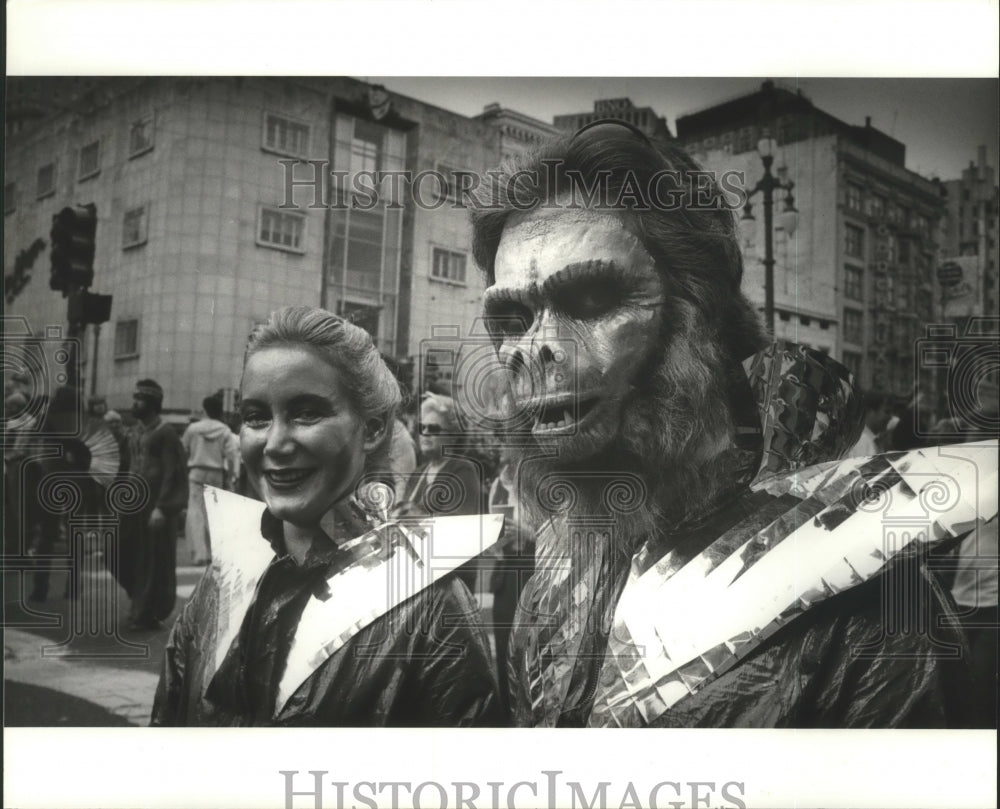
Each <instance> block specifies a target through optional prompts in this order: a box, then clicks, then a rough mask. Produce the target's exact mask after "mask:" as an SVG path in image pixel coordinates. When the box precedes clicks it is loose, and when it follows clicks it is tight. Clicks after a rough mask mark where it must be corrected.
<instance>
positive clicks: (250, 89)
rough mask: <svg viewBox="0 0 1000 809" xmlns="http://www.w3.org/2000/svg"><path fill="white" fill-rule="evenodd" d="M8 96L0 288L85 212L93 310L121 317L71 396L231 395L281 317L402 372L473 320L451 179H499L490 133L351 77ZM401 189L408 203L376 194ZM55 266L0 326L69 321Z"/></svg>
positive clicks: (56, 89) (27, 286)
mask: <svg viewBox="0 0 1000 809" xmlns="http://www.w3.org/2000/svg"><path fill="white" fill-rule="evenodd" d="M11 81H12V82H13V83H16V82H18V81H23V82H25V85H24V86H23V87H21V88H19V90H20V94H19V96H18V98H20V99H21V102H20V104H21V108H22V109H24V110H27V111H28V112H30V114H25V115H24V116H21V117H20V118H19V120H18V122H17V123H16V125H13V126H12V125H11V122H8V133H9V137H8V141H7V161H6V171H5V178H4V190H5V202H4V235H5V239H4V266H5V272H8V270H7V269H6V268H11V267H13V266H14V265H15V262H16V258H17V256H18V255H19V254H23V253H24V251H26V250H27V249H29V247H30V246H31V245H32V244H34V243H35V241H36V240H38V239H41V240H43V242H46V243H47V242H48V240H49V230H50V228H51V224H52V217H53V215H54V214H56V213H57V212H59V211H60V210H62V209H63V208H64V207H66V206H72V205H85V204H89V203H93V204H94V205H96V207H97V215H98V226H97V234H96V239H95V242H96V249H95V261H94V267H95V279H94V282H93V285H92V287H91V291H93V292H96V293H103V294H112V295H113V296H114V301H113V306H112V314H111V321H110V322H109V323H107V324H105V325H104V326H103V327H102V328H101V329H100V333H99V336H97V331H96V329H95V328H94V327H89V328H88V330H87V332H86V333H85V335H84V336H83V338H82V339H83V341H84V346H83V350H82V356H81V360H82V364H83V366H82V376H83V380H82V381H83V385H84V387H85V390H86V391H87V392H90V391H91V390H94V391H96V392H98V393H101V394H104V395H106V396H107V397H108V399H109V404H110V405H111V406H112V407H127V406H128V403H129V402H130V399H131V391H132V386H133V384H134V382H135V380H136V379H138V378H141V377H153V378H155V379H157V380H158V381H159V382H160V383H161V384H162V385H163V387H164V389H165V391H166V400H165V407H166V408H167V409H168V410H176V411H182V412H183V411H190V410H192V409H195V408H196V407H197V406H198V403H200V401H201V399H202V398H203V397H204V396H205V395H206V394H208V393H211V392H213V391H216V390H218V389H219V388H235V387H236V386H237V385H238V381H239V374H240V368H241V365H242V354H243V348H244V345H245V342H246V338H247V335H248V333H249V331H250V330H251V328H252V327H253V326H254V325H255V324H258V323H260V322H262V321H263V320H265V319H266V317H267V315H268V313H269V312H270V311H272V310H273V309H275V308H278V307H280V306H284V305H288V304H309V305H323V306H325V307H327V308H329V309H331V310H332V311H336V312H338V313H340V314H343V315H345V316H347V317H350V318H351V319H353V320H354V321H355V322H357V323H359V325H362V326H364V327H365V328H367V329H368V330H369V331H370V332H371V333H372V335H373V338H374V340H375V342H376V344H377V345H378V347H379V349H380V350H381V351H382V352H383V353H384V354H386V355H388V356H391V357H393V358H395V359H397V360H399V361H404V362H405V361H406V360H407V359H410V358H414V357H416V356H418V355H419V353H420V347H421V345H422V344H423V342H424V341H425V339H426V338H428V337H430V336H431V335H432V332H433V330H434V328H436V327H438V326H447V327H450V328H452V332H454V330H455V329H458V331H459V333H461V332H462V330H464V329H468V324H469V323H471V322H472V321H473V320H474V319H475V317H476V316H477V315H478V312H479V307H480V303H481V299H482V291H483V282H482V280H481V278H480V276H479V273H478V272H477V271H476V270H475V268H474V266H473V262H472V258H471V252H470V228H469V224H468V213H467V211H466V210H464V209H463V208H462V207H461V206H460V205H458V204H455V203H456V200H458V199H459V197H460V190H461V189H460V188H459V187H458V184H459V183H460V182H462V178H461V176H460V175H461V174H462V173H479V172H482V171H484V170H485V169H487V168H489V167H491V166H493V165H495V164H496V163H497V162H498V161H499V137H500V136H499V133H498V131H497V129H496V128H495V127H493V126H491V125H490V124H489V123H487V122H483V121H479V120H476V119H470V118H467V117H465V116H461V115H457V114H455V113H451V112H448V111H446V110H442V109H439V108H436V107H433V106H431V105H427V104H423V103H421V102H419V101H415V100H413V99H409V98H406V97H403V96H399V95H395V94H391V93H388V92H386V91H385V90H384V89H382V88H379V87H373V86H370V85H368V84H366V83H364V82H361V81H356V80H353V79H349V78H333V79H306V78H295V79H284V78H243V79H240V78H183V79H176V78H144V79H132V78H129V79H100V80H96V81H90V82H88V83H86V85H85V87H83V89H82V90H81V84H80V80H62V82H60V80H51V79H25V80H18V79H13V80H11ZM31 82H34V83H35V84H34V86H29V83H31ZM57 94H58V95H59V96H60V98H61V99H64V100H60V103H59V104H51V103H48V104H46V102H45V99H46V98H49V99H51V98H52V97H54V96H55V95H57ZM32 99H35V100H36V101H37V103H34V104H32V103H30V102H31V100H32ZM375 172H379V173H380V174H378V175H376V174H374V173H375ZM393 173H396V174H399V173H406V175H407V177H408V178H413V177H417V176H421V175H422V179H421V180H420V183H419V186H420V187H419V188H418V189H417V188H412V187H410V186H408V185H407V184H406V182H405V181H403V182H397V183H396V185H392V184H391V183H386V182H379V180H380V178H382V176H383V175H392V174H393ZM373 178H374V179H373ZM376 182H378V188H377V191H378V193H375V194H373V193H371V192H372V191H373V190H375V183H376ZM48 265H49V253H48V250H47V248H43V249H42V250H41V252H40V253H39V254H38V255H36V256H35V261H34V263H33V265H32V266H31V268H30V269H29V270H28V271H27V272H23V273H21V276H22V283H21V284H20V288H19V289H18V290H17V293H16V295H15V296H12V298H11V299H9V300H8V303H7V306H6V310H5V315H9V316H15V317H21V318H23V319H24V320H26V321H27V323H28V324H30V325H29V328H30V329H31V330H32V332H33V333H34V334H36V335H39V334H43V333H45V329H46V327H47V326H52V325H62V324H65V323H66V319H67V313H66V300H65V299H64V298H62V297H61V296H60V294H59V293H58V292H53V291H52V290H50V289H49V285H48V275H49V272H48Z"/></svg>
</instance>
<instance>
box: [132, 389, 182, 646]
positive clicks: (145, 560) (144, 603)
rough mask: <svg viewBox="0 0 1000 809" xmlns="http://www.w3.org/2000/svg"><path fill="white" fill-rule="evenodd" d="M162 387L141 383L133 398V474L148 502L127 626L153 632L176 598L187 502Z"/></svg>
mask: <svg viewBox="0 0 1000 809" xmlns="http://www.w3.org/2000/svg"><path fill="white" fill-rule="evenodd" d="M162 408H163V388H161V387H160V385H159V384H158V383H157V382H156V381H155V380H153V379H140V380H139V382H138V383H137V384H136V387H135V392H134V393H133V395H132V412H133V414H134V415H135V417H136V419H138V424H136V426H135V428H134V429H133V431H132V432H131V434H130V444H129V455H130V457H131V465H132V471H134V472H136V473H138V474H139V475H140V476H141V477H142V478H143V479H144V480H145V481H146V485H147V486H148V487H149V502H148V503H147V504H146V505H145V507H144V508H143V510H142V511H141V512H139V514H138V519H137V520H136V522H135V536H133V537H126V538H124V541H125V542H129V541H133V542H134V543H135V569H134V583H133V595H132V610H131V616H130V620H131V627H130V628H132V629H135V630H144V629H157V628H159V627H160V626H161V623H162V621H164V620H165V619H166V618H167V616H169V615H170V613H171V611H172V610H173V608H174V603H175V601H176V598H177V518H178V515H179V514H180V511H181V509H182V508H184V506H185V504H186V503H187V474H186V463H185V457H184V448H183V447H182V446H181V441H180V438H179V437H178V435H177V433H176V432H174V429H173V428H172V427H171V426H170V425H169V424H167V423H166V422H165V421H164V420H163V419H162V417H161V416H160V412H161V410H162Z"/></svg>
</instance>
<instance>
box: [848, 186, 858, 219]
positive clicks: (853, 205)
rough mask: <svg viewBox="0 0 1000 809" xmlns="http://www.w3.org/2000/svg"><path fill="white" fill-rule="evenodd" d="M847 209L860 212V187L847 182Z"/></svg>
mask: <svg viewBox="0 0 1000 809" xmlns="http://www.w3.org/2000/svg"><path fill="white" fill-rule="evenodd" d="M847 210H849V211H855V212H856V213H861V187H860V186H857V185H854V184H853V183H848V184H847Z"/></svg>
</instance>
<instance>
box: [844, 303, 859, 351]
mask: <svg viewBox="0 0 1000 809" xmlns="http://www.w3.org/2000/svg"><path fill="white" fill-rule="evenodd" d="M861 318H862V315H861V312H858V311H857V310H855V309H845V310H844V339H845V340H849V341H850V342H852V343H860V342H861V336H862V320H861Z"/></svg>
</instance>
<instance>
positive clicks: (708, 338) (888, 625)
mask: <svg viewBox="0 0 1000 809" xmlns="http://www.w3.org/2000/svg"><path fill="white" fill-rule="evenodd" d="M154 5H155V4H154ZM419 5H424V6H426V7H429V6H430V5H432V4H419ZM385 6H386V9H387V10H388V9H389V8H398V7H399V6H398V5H396V4H385ZM274 8H280V7H274ZM642 8H648V6H646V5H643V6H642ZM855 8H858V7H855ZM989 8H992V9H994V10H995V4H993V5H992V6H989ZM275 13H276V14H279V15H280V11H276V12H275ZM485 22H487V18H484V23H485ZM508 23H509V21H508ZM297 25H299V26H301V20H299V22H298V23H297ZM493 25H495V26H496V27H497V28H498V29H499V28H502V29H503V30H504V31H505V38H506V37H509V35H510V33H511V30H510V28H509V25H508V24H507V23H504V22H503V20H502V19H500V18H498V19H496V20H494V21H493ZM34 35H35V36H37V32H35V33H34ZM8 36H10V34H8ZM454 37H455V35H454V34H453V35H452V37H451V38H450V40H449V43H450V46H451V47H455V46H459V45H460V43H458V42H456V41H455V38H454ZM479 37H480V39H479V41H473V39H472V38H471V37H470V38H469V41H468V47H470V48H472V47H480V48H481V47H483V40H482V38H483V32H482V31H480V32H479ZM744 39H745V40H746V42H747V43H749V42H750V37H749V36H748V37H745V38H744ZM432 41H433V40H427V41H426V42H425V47H430V46H431V43H432ZM434 47H438V45H434ZM505 47H507V48H509V47H510V45H507V46H505ZM760 47H765V45H764V44H763V43H761V45H760ZM985 50H986V52H989V50H990V49H989V47H987V48H986V49H985ZM994 50H995V42H994ZM507 56H508V57H511V56H512V54H508V55H507ZM844 59H845V60H849V59H850V56H849V55H846V56H844ZM557 61H558V60H556V61H554V62H552V63H550V64H551V66H550V68H549V74H548V75H543V74H542V72H541V71H539V73H538V74H537V75H523V74H522V72H521V71H518V70H512V69H511V67H512V65H513V62H512V61H510V59H508V60H507V61H504V60H503V59H501V60H500V61H499V62H497V63H496V65H495V67H494V69H493V70H488V69H483V70H480V71H474V70H472V69H470V70H469V71H468V74H467V75H433V71H430V70H427V71H423V75H418V74H416V73H415V72H414V71H413V70H412V69H409V70H407V69H401V65H400V60H399V58H396V59H395V60H387V62H386V64H387V66H390V65H391V67H393V68H395V69H394V70H385V71H382V72H379V73H372V65H373V64H378V62H377V60H374V62H373V60H372V59H371V58H366V59H364V60H359V62H358V64H359V66H360V69H358V70H350V69H345V70H338V71H337V72H336V73H334V72H330V73H326V72H323V71H318V70H315V69H313V70H307V71H303V70H301V69H299V68H297V67H296V68H294V69H289V70H287V71H281V70H280V69H279V70H275V67H274V63H273V60H272V61H269V62H268V65H267V70H265V71H263V72H257V71H253V70H250V69H246V68H245V67H243V66H244V65H245V64H246V62H243V61H241V62H239V65H240V66H241V68H242V69H238V70H233V69H231V68H230V69H226V68H227V66H226V64H225V63H222V64H220V65H219V67H218V68H216V69H206V68H205V67H204V66H203V65H202V66H201V67H202V69H200V70H199V69H198V65H197V64H192V66H191V67H190V69H185V68H183V64H184V63H183V62H182V63H181V64H180V65H176V66H175V68H174V69H173V70H169V71H168V70H160V69H156V67H155V66H153V67H152V69H150V70H145V69H135V70H131V71H125V70H120V69H113V70H110V71H104V70H93V69H91V70H86V69H79V70H75V71H74V70H68V69H58V68H59V66H60V65H62V64H65V63H63V62H60V61H59V60H58V59H56V60H54V62H53V64H54V65H55V68H52V67H46V68H44V69H35V70H31V69H24V68H18V69H16V70H9V71H8V75H7V78H6V82H5V100H4V107H5V139H4V144H5V145H4V193H3V202H4V248H3V249H4V286H3V294H4V308H3V330H4V331H3V342H2V346H3V382H4V416H3V432H2V435H3V450H4V493H3V496H4V501H3V503H4V504H3V541H4V548H3V592H4V613H3V632H4V689H3V691H4V700H3V706H4V707H3V711H4V728H5V736H7V738H8V740H9V741H11V743H12V744H11V745H8V746H7V753H6V755H5V759H6V762H7V763H8V764H9V763H10V762H11V761H18V762H21V761H25V760H26V759H37V756H38V755H39V754H42V755H44V754H45V751H46V750H47V749H51V750H58V751H69V750H79V751H80V752H81V753H82V754H83V758H82V759H81V761H74V762H72V763H67V764H66V766H67V767H68V768H69V769H68V770H67V772H68V773H84V772H86V771H87V770H86V762H87V761H88V760H93V761H94V770H93V771H94V772H102V773H108V775H105V776H104V777H106V778H111V779H112V780H113V781H114V784H111V785H109V786H108V787H107V791H103V790H102V789H101V788H97V787H88V788H87V789H86V790H84V792H81V793H79V794H77V793H74V792H73V791H72V790H68V789H66V788H64V787H59V788H57V787H54V786H53V785H51V784H46V783H45V781H46V776H45V775H44V772H45V770H44V767H42V768H41V769H35V770H33V771H32V774H31V776H22V777H20V778H19V779H18V780H17V781H16V782H15V781H14V780H13V779H14V778H15V777H16V775H10V772H9V770H8V766H7V765H5V772H7V773H8V775H5V781H6V782H7V784H8V787H13V789H12V792H11V793H10V794H12V795H13V796H14V798H16V800H14V801H13V802H11V803H9V804H8V803H7V799H5V805H11V806H33V805H74V806H92V805H93V806H97V805H102V806H110V805H132V806H134V805H143V806H146V805H148V806H175V805H185V806H202V805H212V806H222V805H226V806H229V805H234V806H236V805H238V806H261V807H270V806H275V807H286V808H287V809H296V807H305V806H310V807H311V806H316V807H320V806H322V807H341V806H377V807H393V809H396V807H404V806H437V807H445V806H448V807H462V806H473V807H487V806H488V807H500V806H511V807H513V806H529V807H530V806H560V807H561V806H571V807H574V809H575V807H577V806H581V807H582V806H591V807H597V806H600V807H602V808H603V807H624V806H630V807H637V806H638V807H643V808H644V809H645V808H647V807H649V808H650V809H651V808H652V807H655V806H664V805H668V806H672V807H682V808H683V807H697V806H713V807H714V806H720V807H734V808H735V807H744V809H745V807H754V806H775V805H798V806H806V805H810V806H811V805H826V806H846V805H858V804H859V803H863V804H865V805H879V806H881V805H904V804H905V805H925V804H924V803H920V802H917V803H914V800H915V799H914V798H913V797H912V796H914V795H917V794H921V793H920V792H919V786H918V773H920V772H921V770H924V769H926V770H928V771H930V772H932V771H934V770H935V768H936V767H937V769H938V770H939V775H940V778H939V780H938V781H935V782H934V786H933V789H928V792H927V794H928V795H929V796H930V797H928V799H927V800H928V802H927V803H926V805H935V806H936V805H962V806H979V805H983V806H986V805H995V803H992V804H991V803H990V802H991V801H995V784H996V766H995V762H994V756H993V753H994V751H995V744H996V729H997V671H998V669H997V649H998V622H997V510H998V508H997V500H998V491H997V490H998V472H997V467H998V458H997V455H998V437H1000V304H998V295H1000V287H998V278H1000V271H998V264H997V262H998V251H997V239H998V223H1000V192H998V183H997V162H998V142H1000V137H998V135H1000V126H998V119H1000V103H998V94H1000V80H998V78H997V77H996V76H995V66H994V67H993V68H986V67H984V68H983V69H982V70H981V71H980V72H979V73H978V74H976V73H975V72H971V71H965V73H966V74H967V75H956V74H955V73H953V72H951V71H948V70H945V69H941V70H940V74H939V75H927V76H922V75H921V76H918V75H882V76H879V75H876V74H875V73H872V74H871V75H857V74H856V72H855V71H851V70H849V69H848V68H849V64H850V63H849V61H845V63H844V69H843V70H842V73H843V74H844V75H841V76H836V75H833V74H832V72H831V71H827V72H828V73H831V75H820V74H815V75H814V74H808V75H804V74H803V73H802V71H800V70H795V71H792V70H787V71H775V70H767V71H763V70H762V71H759V72H753V74H751V72H747V71H740V70H737V69H733V70H731V71H730V74H729V75H712V76H709V75H705V76H700V77H699V76H697V75H685V73H687V74H690V73H692V71H693V72H694V73H697V72H698V65H696V64H695V65H692V66H691V68H689V69H688V70H687V71H683V70H678V69H674V70H673V71H668V72H672V73H673V75H666V74H664V75H653V73H655V72H656V71H652V72H651V71H650V70H649V69H648V63H646V64H647V69H646V70H645V71H641V70H637V71H635V75H633V76H627V75H610V74H611V73H613V72H614V73H620V71H617V70H616V71H612V70H610V69H608V66H607V65H605V67H604V70H603V71H602V69H601V63H600V61H599V60H594V61H592V62H590V63H586V64H585V65H584V66H583V68H582V69H583V71H584V72H581V65H580V63H579V62H575V63H574V65H573V70H572V71H570V70H566V71H564V73H565V75H559V73H560V72H561V71H560V69H559V66H558V64H557ZM155 64H158V63H156V62H154V65H155ZM313 64H314V63H313V62H308V65H309V66H312V65H313ZM348 64H349V63H348ZM415 64H416V65H417V66H418V67H419V62H417V63H415ZM435 64H437V63H435ZM504 65H506V67H504ZM29 68H30V63H29ZM586 71H592V72H594V75H587V74H586ZM476 72H478V73H479V75H474V74H475V73H476ZM602 72H603V73H604V75H601V73H602ZM303 729H309V730H308V731H305V730H303ZM698 731H701V732H698ZM706 732H707V735H706ZM317 734H319V735H317ZM87 739H93V740H94V741H93V742H91V743H88V742H87V741H86V740H87ZM99 739H100V740H102V742H101V743H100V744H99V743H98V742H97V740H99ZM315 740H323V741H322V743H321V744H319V745H317V744H316V741H315ZM354 740H357V741H354ZM611 740H615V741H611ZM104 742H106V743H107V746H106V747H104V746H103V744H104ZM91 745H93V746H92V747H91V749H89V750H88V747H90V746H91ZM227 747H228V748H229V752H228V753H227V752H226V748H227ZM12 748H13V750H12ZM552 748H560V750H559V752H558V754H557V753H556V752H552V754H551V755H552V757H551V758H549V757H548V756H549V751H551V750H552ZM615 748H618V752H617V753H616V752H614V750H615ZM654 748H655V749H658V750H660V751H661V753H662V756H663V757H664V759H663V761H661V762H660V764H659V765H657V764H655V763H654V762H655V760H656V759H655V757H650V751H651V750H652V749H654ZM101 750H106V751H108V752H106V753H102V752H100V751H101ZM366 750H367V751H369V752H368V754H367V755H366V752H365V751H366ZM712 750H715V751H717V753H718V755H719V756H720V757H721V758H720V759H715V758H712V759H711V765H709V763H708V762H709V758H708V756H711V755H712V753H711V752H710V751H712ZM27 751H31V754H30V755H29V754H28V752H27ZM111 751H115V752H114V754H112V753H111ZM373 751H381V752H380V753H378V754H374V753H373ZM12 753H13V758H12ZM743 755H746V756H748V758H746V759H745V760H743V761H742V764H741V757H742V756H743ZM118 756H123V758H117V757H118ZM619 757H621V760H618V759H619ZM700 757H704V758H700ZM880 758H881V759H882V760H884V765H883V766H884V770H883V771H882V772H884V773H886V775H885V777H884V779H883V778H882V776H881V775H880V774H879V773H880V771H879V770H878V767H877V766H872V764H871V761H877V760H880ZM868 759H870V760H871V761H869V760H868ZM915 759H917V760H915ZM611 760H616V763H614V764H613V765H611V764H609V763H608V762H610V761H611ZM782 760H784V761H786V762H787V763H786V764H785V765H782V764H781V761H782ZM810 760H811V761H812V763H811V764H808V763H805V764H804V763H803V762H809V761H810ZM467 761H468V762H473V763H472V764H468V765H467V766H466V765H465V764H462V762H467ZM629 761H632V762H633V765H634V766H633V765H630V764H629ZM818 761H825V762H826V763H824V764H819V763H817V762H818ZM116 762H117V763H116ZM251 762H252V763H251ZM373 762H382V764H381V768H380V766H376V764H374V763H373ZM495 762H502V763H501V764H500V765H498V766H499V769H497V770H495V771H494V770H492V769H491V767H492V766H493V764H494V763H495ZM602 762H603V763H602ZM623 762H624V763H623ZM720 762H722V763H720ZM793 762H796V763H794V764H793ZM831 762H832V763H831ZM935 762H938V764H937V765H936V764H935ZM49 764H51V765H53V766H57V765H56V762H52V761H50V762H49ZM557 765H558V766H557ZM605 765H607V766H608V767H609V769H607V771H606V772H605V771H604V769H603V768H604V766H605ZM35 766H36V767H39V766H41V765H38V764H37V763H36V764H35ZM463 766H466V769H465V770H463V769H462V768H463ZM825 766H829V767H830V768H831V769H830V770H829V772H828V776H829V778H828V780H827V781H823V780H822V779H820V780H819V781H814V780H812V775H811V774H810V772H809V771H808V768H811V767H817V768H819V769H823V767H825ZM756 767H760V769H756ZM803 767H806V768H807V769H803ZM940 771H943V772H944V774H941V772H940ZM24 772H27V771H24ZM213 772H218V779H219V782H218V783H217V784H215V785H213V786H212V787H210V789H212V790H213V791H212V793H211V794H209V793H206V792H204V791H203V787H200V786H199V787H195V786H194V784H199V785H203V784H205V783H207V781H208V780H210V778H211V774H212V773H213ZM126 773H127V774H126ZM244 773H245V774H246V780H244V775H243V774H244ZM833 773H836V775H832V774H833ZM888 773H892V775H891V776H890V775H888ZM907 773H909V777H908V780H907V783H906V784H905V785H903V786H898V787H897V786H894V785H893V784H894V780H893V779H900V778H903V777H904V776H906V774H907ZM947 773H953V776H952V777H949V775H948V774H947ZM144 774H145V776H144ZM765 774H766V775H765ZM66 777H67V778H69V779H71V778H72V776H70V775H67V776H66ZM143 777H145V778H146V779H147V780H146V781H145V782H144V783H146V784H147V785H148V789H149V792H148V793H146V794H141V795H140V794H137V793H136V789H137V788H138V787H137V784H138V783H139V779H140V778H143ZM757 777H759V779H760V780H758V781H756V783H755V778H757ZM920 777H923V776H920ZM187 779H190V780H187ZM224 779H235V780H240V781H242V784H241V785H240V786H238V787H237V786H233V788H232V789H231V790H230V789H229V787H227V785H226V784H227V782H226V781H225V780H224ZM854 779H861V784H862V786H861V787H859V786H858V785H857V782H856V781H855V780H854ZM865 779H869V780H868V781H867V782H866V781H865ZM56 780H59V779H56ZM186 780H187V783H185V782H186ZM848 780H849V781H852V782H854V783H853V785H852V786H850V787H847V788H846V790H847V791H845V792H843V793H839V792H837V788H838V787H837V786H836V784H835V781H848ZM29 781H31V782H32V783H28V782H29ZM151 781H152V783H151ZM865 783H869V784H870V785H871V789H870V791H866V790H865V788H864V786H863V785H864V784H865ZM154 784H155V785H154ZM256 784H266V785H267V786H266V787H258V786H256ZM821 784H822V785H821ZM789 785H791V786H789ZM780 786H786V787H788V790H787V791H780V790H779V791H778V792H775V791H774V790H775V789H778V788H779V787H780ZM984 786H985V787H987V788H986V789H983V787H984ZM261 789H264V790H265V791H263V792H262V791H261ZM52 790H55V791H52ZM42 795H44V796H46V797H45V798H44V799H42V798H41V797H39V796H42ZM31 796H35V797H31ZM70 796H73V797H72V798H71V797H70ZM861 796H863V797H861ZM36 798H37V800H38V803H35V802H34V801H35V800H36ZM59 800H65V801H67V802H66V803H65V804H63V803H54V801H59Z"/></svg>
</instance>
